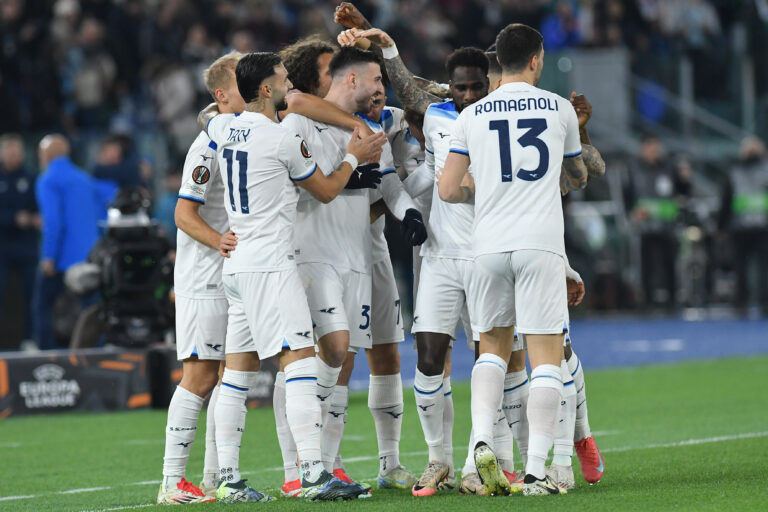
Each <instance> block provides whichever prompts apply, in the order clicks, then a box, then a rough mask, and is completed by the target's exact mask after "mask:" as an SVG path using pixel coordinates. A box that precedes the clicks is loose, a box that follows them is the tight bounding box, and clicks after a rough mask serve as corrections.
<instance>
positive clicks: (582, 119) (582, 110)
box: [571, 92, 592, 128]
mask: <svg viewBox="0 0 768 512" xmlns="http://www.w3.org/2000/svg"><path fill="white" fill-rule="evenodd" d="M571 105H573V109H574V110H575V111H576V117H577V118H578V120H579V128H584V127H585V126H586V125H587V123H588V122H589V120H590V118H591V117H592V104H591V103H590V102H589V101H588V100H587V97H586V96H584V95H583V94H576V92H572V93H571Z"/></svg>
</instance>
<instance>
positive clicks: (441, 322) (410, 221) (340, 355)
mask: <svg viewBox="0 0 768 512" xmlns="http://www.w3.org/2000/svg"><path fill="white" fill-rule="evenodd" d="M335 21H336V22H337V23H340V24H342V25H344V26H345V27H346V28H347V30H344V31H343V32H341V33H340V34H339V36H338V41H337V42H338V45H335V44H332V43H331V42H329V41H324V40H321V39H318V38H310V39H305V40H302V41H299V42H297V43H295V44H293V45H291V46H289V47H287V48H284V49H283V50H282V51H281V52H280V54H273V53H250V54H247V55H241V54H239V53H236V52H232V53H229V54H227V55H225V56H223V57H221V58H219V59H218V60H217V61H215V62H214V63H213V64H211V66H210V67H209V68H208V69H207V70H206V71H205V82H206V85H207V87H208V89H209V91H210V92H211V94H212V96H213V98H214V100H215V103H213V104H211V105H210V106H209V107H207V108H206V109H204V110H203V111H202V112H201V113H200V116H199V118H198V121H199V122H200V125H201V128H202V129H203V131H202V132H201V133H200V135H199V136H198V137H197V139H196V140H195V142H194V143H193V144H192V146H191V147H190V149H189V152H188V154H187V158H186V161H185V164H184V172H183V182H182V187H181V190H180V191H179V200H178V204H177V207H176V223H177V225H178V227H179V232H178V242H177V257H176V269H175V295H176V337H177V352H178V358H179V360H181V361H182V362H183V363H182V364H183V378H182V381H181V383H180V384H179V386H178V387H177V389H176V391H175V393H174V395H173V398H172V400H171V403H170V406H169V411H168V422H167V427H166V445H165V458H164V464H163V481H162V484H161V488H160V491H159V494H158V503H165V504H181V503H195V502H204V501H214V500H216V501H219V502H222V503H235V502H254V501H256V502H260V501H269V500H271V499H273V498H272V497H271V496H268V495H266V494H264V493H261V492H259V491H257V490H256V489H254V488H253V487H251V486H249V485H248V484H247V482H246V480H245V479H244V478H243V476H242V475H241V473H240V468H239V453H240V445H241V439H242V435H243V431H244V428H245V423H246V407H245V402H246V398H247V393H248V390H249V389H250V388H252V387H253V386H254V384H255V382H256V379H257V378H258V377H257V374H258V371H259V368H260V361H261V360H263V359H266V358H269V357H272V356H276V358H277V360H278V361H279V364H280V372H279V373H278V374H277V378H276V381H275V387H274V396H273V404H274V413H275V423H276V428H277V435H278V440H279V444H280V448H281V451H282V457H283V462H284V470H285V475H284V484H283V486H282V489H281V495H282V496H285V497H301V498H305V499H309V500H336V499H354V498H365V497H369V496H371V489H370V487H369V486H367V485H364V484H361V483H358V482H356V481H354V480H353V479H352V478H351V477H350V476H349V475H348V474H347V472H346V470H345V468H344V464H343V459H342V458H341V454H340V446H341V442H342V439H343V435H344V426H345V423H346V416H347V406H348V402H349V388H348V384H349V380H350V375H351V372H352V368H353V364H354V358H355V355H356V354H357V352H358V351H359V350H360V349H361V348H362V349H365V352H366V355H367V359H368V363H369V367H370V383H369V390H368V406H369V408H370V411H371V414H372V416H373V418H374V423H375V427H376V436H377V440H378V450H379V461H380V469H379V474H378V479H377V483H378V487H380V488H403V489H411V492H412V494H413V495H414V496H418V497H424V496H431V495H433V494H435V493H436V492H438V491H439V490H450V489H456V488H458V489H459V492H461V493H465V494H489V495H500V494H509V493H510V492H515V491H523V493H524V494H526V495H541V494H561V493H565V492H566V491H567V489H570V488H572V487H573V486H574V476H573V470H572V468H571V457H572V451H573V447H574V445H575V447H576V452H577V455H578V457H579V460H580V462H581V467H582V474H583V475H584V478H585V479H586V480H587V481H588V482H590V483H594V482H597V481H599V480H600V478H601V477H602V474H603V469H604V463H603V460H602V457H601V455H600V453H599V451H598V449H597V446H596V444H595V440H594V438H593V436H592V434H591V432H590V428H589V421H588V417H587V404H586V395H585V386H584V376H583V371H582V368H581V365H580V363H579V360H578V357H577V356H576V354H575V353H574V352H573V350H572V348H571V344H570V336H569V332H568V305H569V304H570V305H576V304H578V303H579V302H580V301H581V300H582V298H583V296H584V287H583V284H582V282H581V278H580V277H579V275H578V273H576V272H575V271H574V270H573V269H571V268H570V266H569V265H568V260H567V258H566V256H565V251H564V247H563V214H562V206H561V202H560V195H561V194H565V193H567V192H568V190H570V189H578V188H583V187H584V186H586V183H587V180H588V179H589V178H591V177H597V176H600V175H602V174H603V173H604V172H605V165H604V163H603V161H602V158H601V157H600V154H599V153H598V152H597V150H596V149H595V148H594V147H593V146H592V145H591V144H590V141H589V137H588V134H587V130H586V124H587V122H588V121H589V118H590V116H591V105H590V104H589V102H588V101H587V100H586V98H584V97H583V96H579V95H576V94H575V93H574V94H572V96H571V98H570V100H566V99H564V98H561V97H560V96H557V95H555V94H553V93H549V92H547V91H543V90H541V89H538V88H537V87H536V84H537V83H538V79H539V77H540V75H541V69H542V59H543V54H544V52H543V49H542V37H541V35H540V34H539V33H538V32H537V31H536V30H534V29H532V28H530V27H528V26H525V25H521V24H512V25H509V26H508V27H506V28H505V29H504V30H503V31H502V32H501V33H500V34H499V36H498V38H497V41H496V44H495V45H494V46H492V47H491V48H489V49H488V50H487V51H483V50H480V49H477V48H461V49H458V50H456V51H455V52H453V53H452V54H451V55H450V56H449V57H448V59H447V62H446V70H447V72H448V76H449V79H450V82H449V83H448V84H440V83H436V82H432V81H429V80H425V79H422V78H419V77H416V76H414V75H413V74H412V73H410V71H408V69H407V68H406V66H405V65H404V63H403V61H402V59H401V58H400V56H399V54H398V50H397V46H396V45H395V43H394V41H393V40H392V39H391V38H390V37H389V36H388V35H387V34H386V33H385V32H383V31H381V30H380V29H375V28H372V27H371V26H370V24H369V23H368V22H367V20H366V19H365V18H364V17H363V16H362V15H361V14H360V12H359V11H358V10H357V9H356V8H355V7H354V6H353V5H351V4H349V3H346V2H344V3H342V4H341V5H340V6H339V7H338V8H337V9H336V13H335ZM387 79H388V80H389V84H390V86H391V87H392V88H393V89H394V91H395V92H396V94H397V96H398V99H399V100H400V102H401V103H402V105H403V106H404V107H405V109H404V110H403V109H399V108H395V107H390V106H386V96H385V87H384V81H385V80H387ZM510 123H512V126H510ZM387 212H388V213H389V214H391V215H392V216H393V217H394V218H395V219H397V220H398V221H399V222H400V232H401V235H402V236H403V238H404V239H405V240H406V241H407V242H409V243H410V244H412V245H413V246H414V290H415V311H414V317H413V328H412V332H413V333H414V335H415V342H416V343H415V344H416V350H417V354H418V362H417V367H416V369H415V374H414V395H415V399H416V405H417V413H418V415H419V419H420V422H421V426H422V429H423V432H424V439H425V442H426V444H427V447H428V453H429V456H428V461H427V465H426V467H425V469H424V471H423V472H422V474H421V476H420V477H417V476H415V475H414V474H413V473H411V472H410V471H408V470H407V469H406V468H405V467H404V466H403V465H402V464H401V462H400V460H399V441H400V434H401V426H402V416H403V414H404V408H403V389H402V378H401V373H400V357H399V349H398V346H399V345H398V344H399V343H401V342H402V341H403V340H404V339H405V337H404V331H403V322H402V316H401V312H400V297H399V293H398V289H397V286H396V281H395V277H394V273H393V269H392V263H391V261H390V257H389V250H388V247H387V242H386V239H385V237H384V219H385V214H386V213H387ZM515 326H516V327H517V329H515ZM458 328H463V329H464V330H465V332H466V336H467V340H468V345H469V351H467V352H466V353H461V355H460V356H459V357H474V359H475V366H474V368H473V371H472V383H471V390H472V403H471V410H472V427H473V430H472V434H471V437H470V439H469V450H468V455H467V459H466V462H465V464H464V467H463V470H462V471H461V481H460V482H459V480H458V477H457V475H456V471H455V470H454V464H453V438H452V430H453V422H454V408H453V398H452V394H451V381H450V372H451V357H452V349H453V341H454V340H455V339H456V332H457V329H458ZM526 353H527V355H528V358H529V362H530V366H531V368H532V373H531V375H530V378H529V375H528V372H527V370H526ZM208 395H210V401H209V405H208V415H207V424H206V450H205V466H204V472H203V473H204V474H203V481H202V482H201V484H200V486H196V485H194V484H192V483H191V482H189V481H187V480H186V479H185V478H184V476H185V471H186V464H187V460H188V457H189V451H190V445H191V444H192V442H193V440H194V437H195V432H196V428H197V420H198V416H199V413H200V410H201V409H202V407H203V404H204V400H205V398H206V397H207V396H208ZM514 443H517V447H518V450H519V453H520V455H521V457H522V459H523V460H522V469H521V468H520V467H518V469H515V465H514V461H513V452H514ZM553 446H554V449H553V450H552V448H553ZM551 450H552V451H553V458H552V461H551V464H550V465H549V467H547V466H546V460H547V458H548V455H549V452H550V451H551Z"/></svg>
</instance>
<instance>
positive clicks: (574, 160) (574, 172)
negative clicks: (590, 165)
mask: <svg viewBox="0 0 768 512" xmlns="http://www.w3.org/2000/svg"><path fill="white" fill-rule="evenodd" d="M563 172H565V175H566V178H567V179H568V188H569V189H571V190H582V189H584V187H586V186H587V176H588V172H587V166H586V165H585V164H584V160H583V159H582V157H581V155H576V156H572V157H570V158H565V159H563Z"/></svg>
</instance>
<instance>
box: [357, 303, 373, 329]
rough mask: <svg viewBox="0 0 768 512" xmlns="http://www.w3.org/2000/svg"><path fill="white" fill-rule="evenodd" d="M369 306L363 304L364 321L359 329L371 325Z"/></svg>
mask: <svg viewBox="0 0 768 512" xmlns="http://www.w3.org/2000/svg"><path fill="white" fill-rule="evenodd" d="M370 312H371V306H369V305H367V304H363V318H364V319H365V323H364V324H360V326H359V327H360V329H367V328H368V327H370V325H371V315H370Z"/></svg>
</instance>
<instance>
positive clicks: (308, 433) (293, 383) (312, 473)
mask: <svg viewBox="0 0 768 512" xmlns="http://www.w3.org/2000/svg"><path fill="white" fill-rule="evenodd" d="M315 359H316V358H314V357H307V358H304V359H300V360H298V361H294V362H292V363H291V364H289V365H287V366H286V367H285V417H286V420H287V421H288V425H289V426H290V430H291V434H292V435H293V439H294V441H295V443H296V451H297V452H298V455H299V460H300V461H301V473H302V477H303V478H304V479H305V480H307V481H308V482H314V481H316V480H317V478H318V476H319V475H320V473H322V471H323V464H322V453H321V442H322V441H321V440H322V421H321V420H320V401H319V400H318V398H317V377H316V375H317V362H316V360H315Z"/></svg>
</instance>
